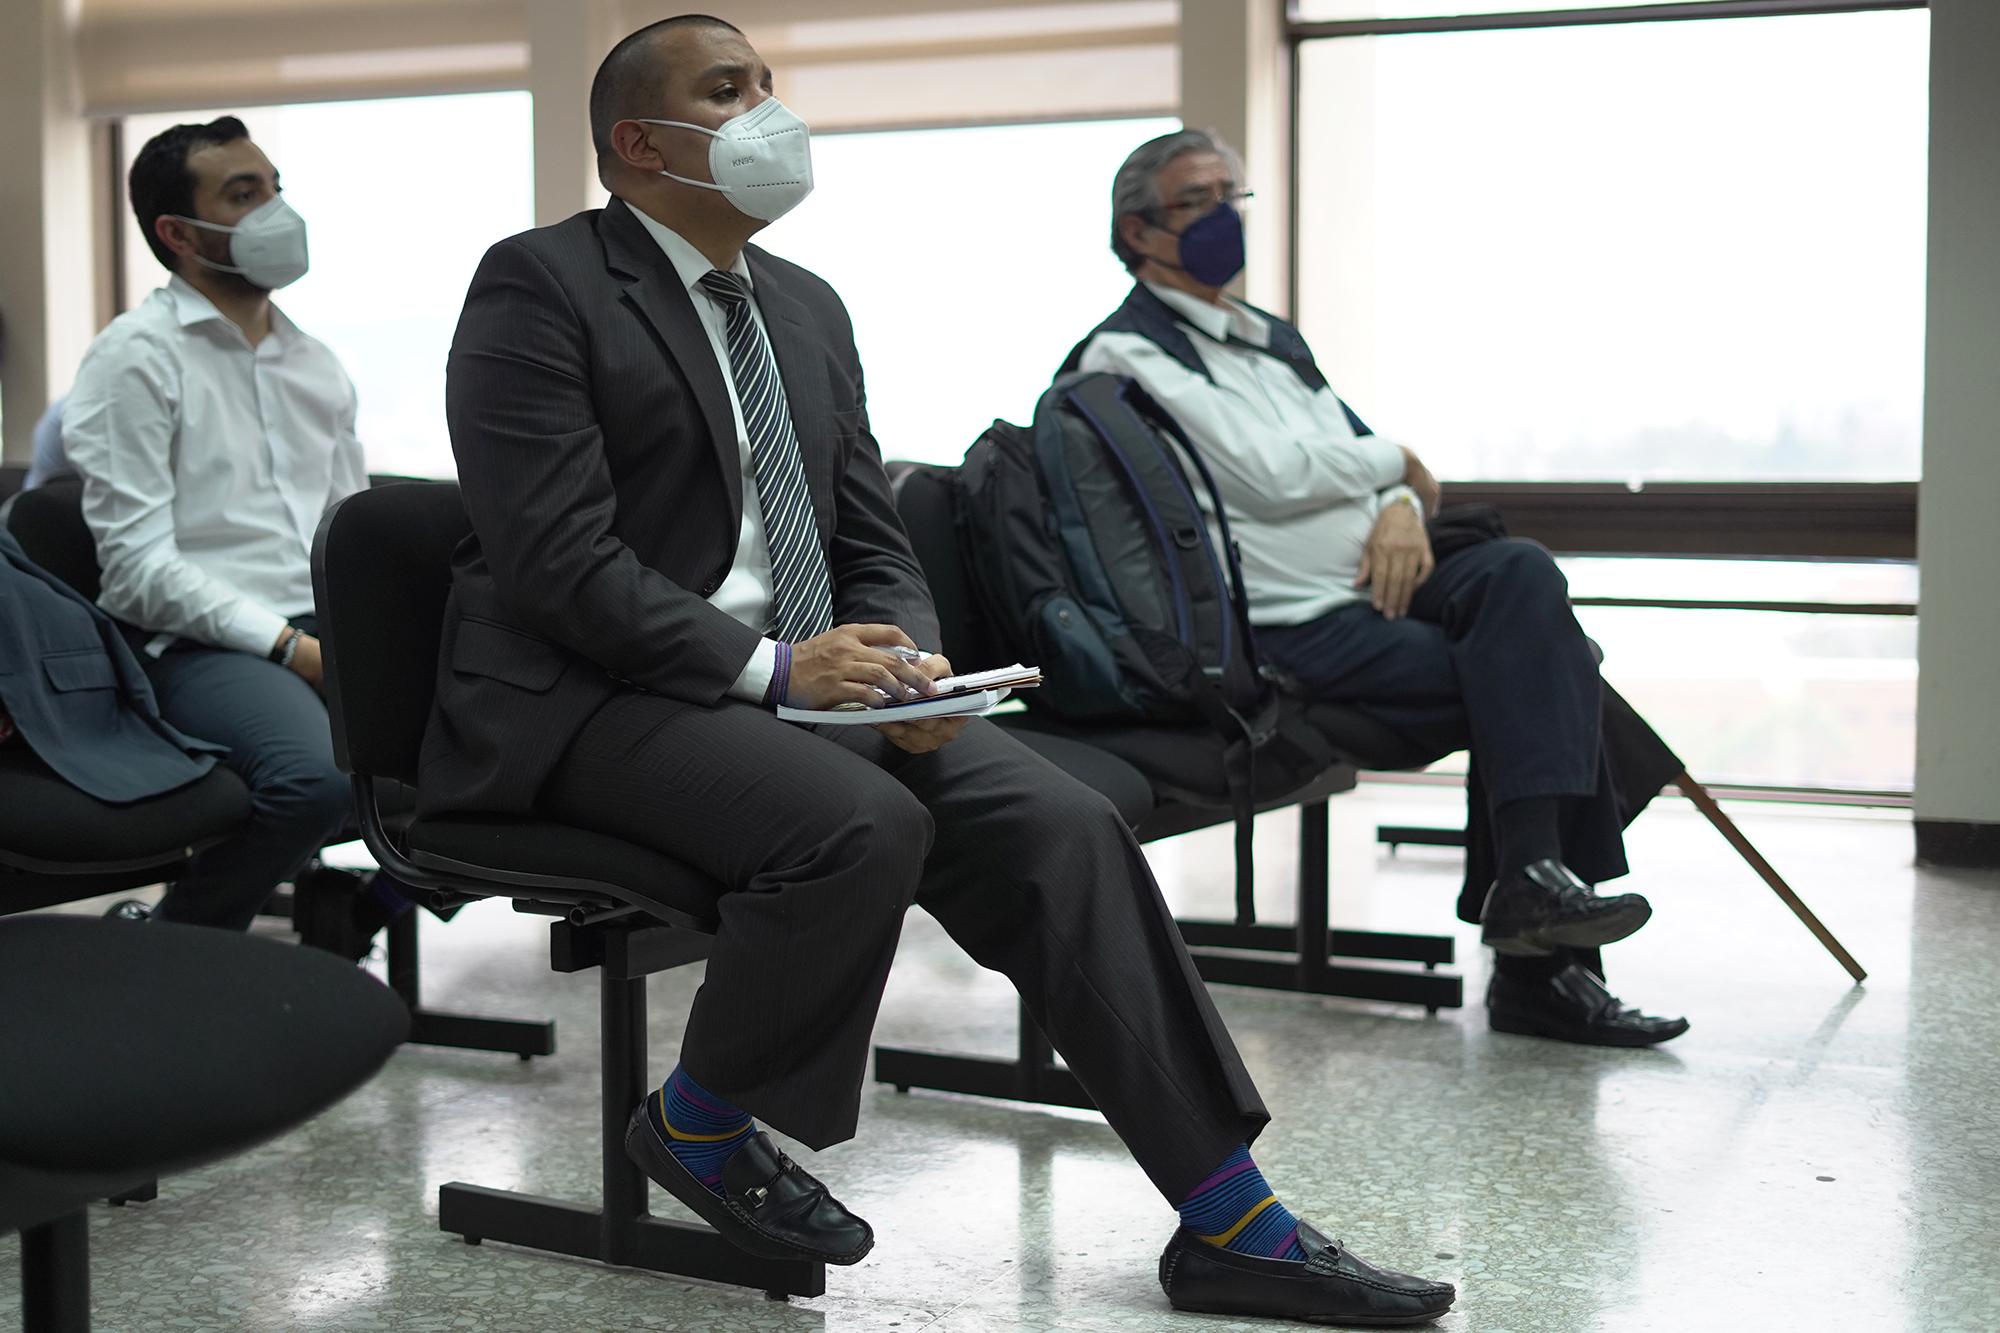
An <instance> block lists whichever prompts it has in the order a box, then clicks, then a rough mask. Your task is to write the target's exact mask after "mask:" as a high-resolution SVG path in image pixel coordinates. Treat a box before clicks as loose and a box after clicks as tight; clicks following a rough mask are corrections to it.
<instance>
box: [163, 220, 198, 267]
mask: <svg viewBox="0 0 2000 1333" xmlns="http://www.w3.org/2000/svg"><path fill="white" fill-rule="evenodd" d="M192 230H193V228H192V227H189V226H188V225H187V223H185V222H182V221H181V220H180V219H179V218H173V217H168V216H167V215H166V214H164V213H162V214H161V215H160V216H159V217H156V218H154V219H153V235H155V236H157V237H158V238H159V240H160V244H161V245H164V246H166V247H167V253H168V254H170V255H172V256H174V257H175V258H176V259H185V258H187V257H188V255H190V254H192V253H193V252H194V249H195V241H194V238H193V237H192V236H190V235H188V233H189V232H190V231H192Z"/></svg>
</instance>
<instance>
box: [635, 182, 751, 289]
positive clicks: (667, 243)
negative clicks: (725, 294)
mask: <svg viewBox="0 0 2000 1333" xmlns="http://www.w3.org/2000/svg"><path fill="white" fill-rule="evenodd" d="M626 207H627V208H631V207H632V206H631V205H630V204H627V205H626ZM632 216H633V217H635V218H637V219H639V225H640V226H642V227H644V228H645V229H646V231H647V233H648V234H649V235H651V236H652V238H653V239H654V240H655V241H657V242H658V243H659V246H660V249H661V250H663V251H665V252H666V256H667V259H668V261H669V262H670V263H672V264H673V266H674V272H675V273H678V274H679V275H680V279H681V283H682V285H684V286H685V287H686V288H687V289H688V290H689V291H690V292H692V291H693V290H694V289H695V284H696V283H698V282H700V281H701V280H702V279H703V278H705V277H707V276H708V275H709V274H710V273H711V272H713V271H714V269H715V265H713V264H711V263H709V262H708V256H707V255H705V254H703V253H702V252H701V251H699V250H697V249H695V248H694V246H693V245H692V244H690V243H689V242H688V240H687V239H686V238H685V237H683V236H682V235H681V234H680V233H679V232H677V231H675V230H674V229H673V228H672V227H669V226H667V225H666V224H665V223H663V222H659V221H656V220H655V219H653V218H651V217H648V216H647V215H646V211H645V210H644V209H642V208H632ZM729 272H731V273H734V274H735V275H736V276H737V277H739V278H741V279H743V281H744V282H745V283H746V284H749V283H750V265H749V263H748V262H746V261H745V259H744V258H743V254H742V252H741V251H738V252H737V255H736V262H735V263H734V264H732V265H730V266H729Z"/></svg>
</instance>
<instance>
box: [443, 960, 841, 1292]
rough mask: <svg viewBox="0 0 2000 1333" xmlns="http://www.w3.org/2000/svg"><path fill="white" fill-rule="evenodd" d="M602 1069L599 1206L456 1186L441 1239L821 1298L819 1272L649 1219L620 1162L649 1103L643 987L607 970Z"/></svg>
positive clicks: (447, 1193) (634, 1176)
mask: <svg viewBox="0 0 2000 1333" xmlns="http://www.w3.org/2000/svg"><path fill="white" fill-rule="evenodd" d="M598 1008H599V1013H600V1016H601V1020H602V1022H601V1028H600V1040H599V1047H598V1053H599V1057H600V1059H601V1060H602V1062H603V1063H602V1067H601V1075H602V1082H603V1102H604V1105H603V1107H602V1108H601V1117H602V1130H603V1135H604V1142H603V1191H604V1194H603V1202H602V1205H601V1206H598V1207H593V1206H591V1205H589V1204H581V1203H569V1202H566V1201H564V1200H561V1199H547V1198H540V1197H537V1196H535V1195H529V1194H514V1193H510V1192H509V1191H507V1190H496V1189H489V1188H487V1187H486V1186H483V1185H467V1184H464V1183H462V1182H459V1181H453V1182H451V1183H450V1184H448V1185H444V1186H441V1187H439V1189H438V1230H440V1231H446V1232H451V1233H453V1234H456V1235H459V1236H463V1237H464V1238H465V1242H466V1244H468V1245H477V1244H479V1243H481V1242H482V1241H488V1240H497V1241H500V1242H502V1243H504V1244H508V1245H521V1246H525V1247H527V1248H529V1249H534V1250H546V1251H549V1252H551V1253H555V1254H568V1255H574V1256H576V1257H578V1258H581V1259H596V1260H599V1261H601V1262H603V1263H608V1264H622V1265H625V1266H626V1267H630V1268H644V1269H649V1270H651V1271H653V1272H656V1273H676V1274H679V1275H681V1276H683V1277H693V1278H703V1279H706V1280H707V1281H710V1282H727V1283H730V1284H732V1285H734V1286H739V1287H755V1288H758V1289H760V1290H762V1291H763V1292H764V1293H765V1294H766V1295H767V1296H770V1297H772V1298H773V1299H777V1300H783V1299H786V1298H787V1297H791V1296H820V1295H824V1294H825V1292H826V1266H825V1265H824V1264H819V1263H814V1262H811V1261H809V1260H804V1259H764V1258H759V1257H758V1256H756V1255H753V1254H750V1253H748V1252H746V1251H744V1250H740V1249H738V1248H736V1246H734V1245H732V1244H731V1243H730V1242H728V1241H726V1240H724V1239H723V1238H722V1237H721V1236H720V1235H719V1234H717V1232H716V1231H715V1229H714V1228H712V1227H709V1226H706V1225H704V1224H702V1223H699V1222H682V1221H678V1220H675V1219H672V1218H665V1217H654V1216H652V1215H651V1214H650V1213H648V1212H647V1211H646V1207H647V1196H646V1190H647V1181H646V1177H645V1174H644V1173H643V1172H642V1171H640V1170H639V1168H638V1167H637V1166H635V1165H634V1164H633V1163H632V1161H631V1159H630V1158H628V1157H626V1155H625V1124H626V1120H627V1118H628V1117H629V1116H630V1115H631V1114H632V1108H633V1107H634V1106H636V1105H638V1104H639V1100H640V1099H641V1098H642V1097H643V1096H645V1093H646V980H645V977H644V975H643V974H642V975H640V976H636V977H622V976H613V975H612V973H611V970H610V969H608V968H607V969H605V971H604V973H603V977H602V981H601V988H600V991H599V1001H598Z"/></svg>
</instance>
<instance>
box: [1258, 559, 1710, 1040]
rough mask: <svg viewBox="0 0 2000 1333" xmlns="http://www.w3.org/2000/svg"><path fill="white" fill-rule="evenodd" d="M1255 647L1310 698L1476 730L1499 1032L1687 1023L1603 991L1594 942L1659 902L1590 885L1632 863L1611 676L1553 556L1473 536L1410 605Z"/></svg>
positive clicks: (1366, 610) (1648, 1029)
mask: <svg viewBox="0 0 2000 1333" xmlns="http://www.w3.org/2000/svg"><path fill="white" fill-rule="evenodd" d="M1257 643H1258V647H1259V648H1260V649H1261V650H1263V651H1264V653H1265V654H1266V655H1267V656H1268V657H1269V658H1270V659H1271V660H1272V661H1273V662H1275V663H1276V664H1277V665H1279V666H1281V667H1283V668H1284V669H1285V670H1286V671H1288V672H1290V673H1291V674H1292V675H1293V676H1294V677H1296V678H1297V679H1298V681H1299V683H1300V685H1301V687H1302V688H1303V689H1304V690H1305V691H1306V692H1307V693H1308V694H1309V695H1311V696H1313V697H1315V698H1320V699H1325V700H1328V701H1331V702H1338V703H1345V704H1351V705H1353V706H1355V707H1358V708H1362V709H1365V710H1366V711H1368V712H1369V713H1371V714H1372V715H1374V716H1376V717H1378V718H1380V719H1381V720H1382V721H1383V722H1385V723H1387V724H1388V725H1389V726H1392V727H1397V728H1400V729H1403V730H1405V731H1408V732H1410V733H1412V734H1416V735H1429V734H1451V733H1454V732H1456V733H1459V734H1469V736H1470V740H1471V749H1472V754H1473V756H1474V760H1475V762H1476V763H1477V764H1478V766H1479V770H1480V773H1481V774H1482V775H1483V777H1484V780H1485V788H1486V792H1487V797H1488V800H1489V802H1490V805H1491V809H1492V816H1493V818H1492V824H1493V828H1494V835H1495V840H1496V842H1497V847H1496V849H1495V851H1496V861H1497V866H1498V872H1499V873H1498V876H1497V878H1496V879H1495V881H1494V883H1493V885H1492V886H1491V888H1490V890H1489V891H1488V892H1487V895H1486V899H1485V903H1484V910H1483V911H1482V912H1481V913H1480V919H1481V923H1482V937H1483V938H1484V939H1485V941H1486V943H1488V944H1490V945H1492V946H1493V948H1494V950H1495V953H1496V954H1497V958H1496V961H1495V967H1494V975H1493V985H1492V988H1491V990H1490V991H1489V992H1488V996H1487V1003H1488V1008H1489V1011H1490V1013H1491V1015H1492V1020H1493V1026H1494V1027H1495V1028H1496V1029H1498V1030H1501V1031H1506V1032H1518V1033H1523V1034H1527V1035H1535V1036H1549V1037H1557V1038H1561V1039H1563V1040H1569V1041H1579V1042H1585V1043H1589V1044H1596V1045H1620V1046H1643V1045H1650V1044H1652V1043H1655V1042H1659V1041H1665V1040H1667V1039H1669V1038H1672V1037H1675V1036H1678V1035H1680V1033H1682V1032H1684V1031H1686V1030H1687V1023H1686V1021H1685V1020H1684V1019H1679V1018H1654V1017H1651V1016H1648V1015H1645V1014H1641V1013H1639V1012H1638V1011H1637V1010H1635V1009H1631V1008H1630V1007H1628V1006H1625V1005H1623V1004H1621V1003H1620V1002H1619V1001H1618V1000H1617V999H1616V998H1615V997H1613V996H1612V995H1611V994H1610V992H1609V991H1607V990H1606V989H1605V987H1604V982H1603V974H1602V970H1601V964H1600V963H1599V962H1598V959H1597V954H1596V946H1597V945H1600V944H1608V943H1611V942H1612V941H1614V940H1618V939H1622V938H1624V937H1625V936H1627V935H1630V934H1631V933H1632V932H1633V931H1636V930H1638V929H1639V928H1640V927H1641V926H1642V925H1644V924H1645V922H1646V920H1647V918H1648V916H1649V915H1650V913H1651V907H1650V905H1649V904H1648V903H1647V902H1646V900H1645V899H1644V898H1642V897H1640V896H1639V895H1637V894H1621V895H1617V896H1615V897H1607V896H1599V895H1597V894H1595V893H1592V892H1591V891H1590V889H1589V888H1588V886H1587V885H1586V884H1585V883H1584V882H1583V880H1584V879H1589V880H1591V881H1593V882H1595V881H1599V880H1602V879H1608V878H1611V877H1613V876H1615V875H1622V874H1624V873H1625V860H1624V852H1623V846H1622V839H1621V834H1620V829H1619V821H1618V814H1617V802H1616V800H1615V799H1613V792H1612V791H1611V778H1610V768H1609V765H1608V762H1607V759H1606V755H1605V750H1604V741H1603V737H1602V734H1601V728H1600V719H1601V715H1602V707H1603V697H1602V695H1603V682H1602V679H1601V678H1600V677H1599V675H1598V670H1597V659H1596V656H1595V655H1594V654H1593V653H1592V652H1591V650H1590V644H1589V641H1588V640H1587V639H1586V638H1585V637H1584V634H1583V630H1582V628H1581V627H1580V626H1578V624H1577V623H1576V617H1575V615H1574V614H1573V613H1572V611H1571V609H1570V604H1569V588H1568V585H1567V583H1566V582H1565V581H1564V579H1563V575H1562V571H1561V570H1560V569H1558V568H1557V567H1556V564H1555V561H1554V560H1552V559H1551V558H1550V556H1549V553H1548V552H1547V551H1546V550H1544V549H1543V548H1542V547H1540V546H1538V545H1536V544H1535V543H1534V542H1530V541H1521V540H1517V539H1503V540H1498V541H1489V542H1482V543H1479V544H1476V545H1472V546H1468V547H1465V548H1463V549H1461V550H1458V551H1455V552H1453V553H1452V554H1450V555H1448V556H1446V557H1445V558H1444V559H1442V560H1440V561H1439V562H1438V565H1437V568H1436V569H1435V570H1434V571H1433V572H1432V573H1431V576H1430V578H1429V579H1427V580H1426V581H1425V582H1424V584H1423V585H1422V586H1421V587H1419V588H1418V589H1417V591H1416V594H1415V596H1414V597H1413V598H1412V599H1411V603H1410V613H1409V615H1408V616H1406V617H1403V618H1401V619H1396V620H1389V619H1386V618H1385V617H1383V616H1382V615H1381V614H1380V613H1379V612H1377V611H1376V610H1375V609H1374V608H1373V607H1371V606H1370V605H1369V604H1368V603H1366V602H1358V603H1353V604H1350V605H1348V606H1344V607H1341V608H1339V609H1337V610H1335V611H1332V612H1330V613H1328V614H1327V615H1325V616H1322V617H1320V618H1319V619H1317V620H1313V621H1308V622H1307V623H1305V624H1303V625H1298V626H1290V627H1285V628H1268V627H1267V628H1263V629H1260V630H1259V631H1258V635H1257ZM1579 875H1581V876H1582V878H1579Z"/></svg>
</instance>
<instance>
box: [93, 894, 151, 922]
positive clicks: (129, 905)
mask: <svg viewBox="0 0 2000 1333" xmlns="http://www.w3.org/2000/svg"><path fill="white" fill-rule="evenodd" d="M152 917H153V909H152V908H151V907H150V906H148V905H147V903H146V902H145V901H144V900H143V899H140V898H120V899H119V900H118V901H117V902H115V903H113V904H111V906H109V907H107V908H105V909H104V919H105V920H106V921H150V920H152Z"/></svg>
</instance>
